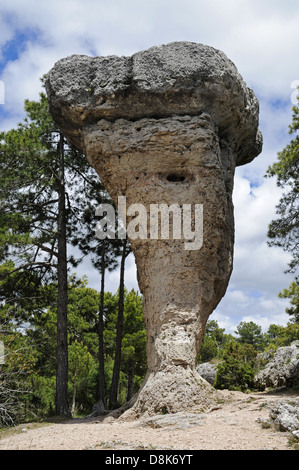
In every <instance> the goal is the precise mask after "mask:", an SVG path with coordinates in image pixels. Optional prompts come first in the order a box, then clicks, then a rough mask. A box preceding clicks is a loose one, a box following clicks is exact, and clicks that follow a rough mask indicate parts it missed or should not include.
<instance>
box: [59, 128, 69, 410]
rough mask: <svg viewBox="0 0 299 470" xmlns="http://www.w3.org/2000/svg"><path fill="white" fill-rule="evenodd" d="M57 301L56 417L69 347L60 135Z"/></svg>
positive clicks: (64, 393) (63, 401)
mask: <svg viewBox="0 0 299 470" xmlns="http://www.w3.org/2000/svg"><path fill="white" fill-rule="evenodd" d="M58 157H59V181H58V267H57V280H58V300H57V369H56V414H57V415H67V416H69V415H70V411H69V404H68V344H67V305H68V292H67V290H68V285H67V249H66V208H65V176H64V138H63V135H62V134H60V140H59V145H58Z"/></svg>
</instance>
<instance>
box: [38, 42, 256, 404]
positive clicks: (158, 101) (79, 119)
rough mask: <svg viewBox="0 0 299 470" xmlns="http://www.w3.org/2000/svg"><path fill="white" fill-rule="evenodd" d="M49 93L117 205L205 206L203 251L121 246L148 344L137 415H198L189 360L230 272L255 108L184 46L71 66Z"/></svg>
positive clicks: (211, 56) (228, 75)
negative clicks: (131, 265) (236, 196)
mask: <svg viewBox="0 0 299 470" xmlns="http://www.w3.org/2000/svg"><path fill="white" fill-rule="evenodd" d="M46 88H47V93H48V98H49V104H50V112H51V114H52V116H53V118H54V119H55V120H56V122H57V123H58V124H59V125H60V127H61V129H62V131H63V132H64V134H65V135H66V136H67V137H68V138H69V140H70V141H71V142H72V143H74V144H75V145H76V146H77V147H79V148H81V149H82V150H83V151H84V152H85V154H86V155H87V158H88V160H89V161H90V163H91V165H92V166H93V167H94V168H95V169H96V171H97V172H98V174H99V175H100V177H101V179H102V181H103V183H104V185H105V187H106V189H107V190H108V191H109V193H110V194H111V196H112V198H113V199H114V201H115V203H116V204H117V202H118V197H119V196H126V202H127V206H130V205H132V204H135V203H136V204H143V205H144V206H145V207H146V209H147V212H148V215H149V214H150V205H151V204H162V203H164V204H167V205H168V206H170V205H171V204H178V205H179V206H180V207H182V206H183V205H184V204H192V206H194V205H195V204H202V205H203V244H202V247H201V248H200V249H196V250H194V249H192V250H190V249H186V246H185V242H186V240H184V239H173V237H170V239H167V240H166V239H165V240H163V239H146V240H145V239H140V238H139V239H138V238H137V239H133V238H132V237H131V239H130V241H131V244H132V248H133V252H134V255H135V259H136V264H137V273H138V282H139V287H140V290H141V292H142V294H143V297H144V316H145V322H146V327H147V335H148V342H147V353H148V375H147V378H146V380H145V383H144V385H143V387H142V389H141V391H140V393H139V396H138V401H137V402H136V404H135V410H137V411H138V412H147V413H151V412H154V411H158V410H162V411H163V410H164V411H166V410H167V411H168V412H177V411H180V410H182V409H183V408H190V407H192V406H193V407H196V406H198V407H199V408H201V407H202V405H203V403H206V401H207V396H208V393H209V391H210V388H209V384H208V383H207V382H205V381H204V380H203V379H201V377H200V376H199V375H198V373H197V372H196V369H195V359H196V356H197V353H198V350H199V347H200V344H201V341H202V338H203V335H204V329H205V325H206V321H207V319H208V317H209V315H210V314H211V313H212V312H213V310H214V309H215V308H216V306H217V304H218V303H219V301H220V300H221V298H222V297H223V295H224V294H225V291H226V288H227V285H228V281H229V278H230V274H231V271H232V266H233V245H234V215H233V204H232V190H233V179H234V170H235V167H236V165H243V164H246V163H248V162H250V161H251V160H253V159H254V158H255V157H256V156H257V155H258V154H259V153H260V152H261V148H262V138H261V134H260V132H259V130H258V114H259V106H258V101H257V99H256V97H255V95H254V93H253V92H252V91H251V90H250V89H249V88H247V86H246V85H245V83H244V82H243V80H242V78H241V76H240V75H239V73H238V71H237V69H236V68H235V66H234V65H233V63H232V62H231V61H230V60H229V59H228V58H227V57H226V56H225V55H224V54H223V53H222V52H220V51H218V50H215V49H213V48H211V47H208V46H204V45H201V44H195V43H188V42H175V43H170V44H167V45H163V46H159V47H153V48H150V49H148V50H146V51H142V52H139V53H137V54H134V55H133V56H132V57H116V56H110V57H93V58H92V57H86V56H78V55H77V56H76V55H75V56H71V57H68V58H66V59H62V60H61V61H59V62H58V63H57V64H55V66H54V67H53V69H52V70H51V71H50V72H49V74H48V76H47V82H46ZM193 224H195V221H194V214H193ZM194 227H195V225H193V228H194ZM146 229H147V232H148V234H149V226H147V227H146Z"/></svg>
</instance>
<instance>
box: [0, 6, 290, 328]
mask: <svg viewBox="0 0 299 470" xmlns="http://www.w3.org/2000/svg"><path fill="white" fill-rule="evenodd" d="M178 40H186V41H194V42H199V43H203V44H208V45H210V46H213V47H215V48H218V49H220V50H222V51H223V52H224V53H225V54H226V55H227V56H228V57H229V58H230V59H231V60H232V61H233V62H234V63H235V65H236V66H237V68H238V70H239V72H240V73H241V75H242V76H243V78H244V80H245V82H246V83H247V84H248V86H250V87H251V88H252V89H253V90H254V91H255V93H256V95H257V97H258V99H259V101H260V128H261V131H262V133H263V136H264V147H263V152H262V154H261V155H260V156H259V157H258V158H257V159H256V160H255V161H254V162H252V163H251V164H249V165H245V166H243V167H240V168H238V169H237V172H236V177H235V189H234V205H235V223H236V244H235V256H234V271H233V274H232V277H231V281H230V284H229V287H228V290H227V293H226V295H225V297H224V298H223V300H222V301H221V303H220V304H219V306H218V308H217V309H216V311H215V312H214V313H213V314H212V316H211V317H210V318H211V319H216V320H217V321H218V323H219V325H220V326H221V327H223V328H225V329H226V331H227V332H234V330H235V328H236V326H237V325H238V323H239V322H240V321H254V322H255V323H257V324H259V325H261V326H262V328H263V329H264V330H266V329H267V327H268V326H269V325H270V324H271V323H276V324H280V325H285V324H286V323H287V321H288V319H289V317H288V316H287V315H286V314H285V307H286V305H287V302H286V301H285V300H282V299H278V297H277V294H278V292H280V291H281V290H282V289H284V288H285V287H287V286H288V285H289V284H290V282H291V281H292V278H293V276H291V275H286V274H284V271H285V269H286V266H287V262H288V259H289V257H288V255H287V254H286V253H284V252H283V251H282V250H281V249H278V248H269V247H268V246H267V237H266V233H267V227H268V224H269V222H270V221H271V220H272V218H274V217H275V205H276V204H277V203H278V201H279V197H280V196H281V190H280V189H279V188H277V187H276V184H275V180H274V179H266V178H264V175H265V172H266V170H267V168H268V166H269V165H270V164H272V163H273V162H274V161H275V160H276V158H277V152H278V151H280V150H282V149H283V147H284V146H285V145H286V144H287V143H288V142H289V140H290V138H291V137H290V135H289V134H288V126H289V124H290V123H291V118H292V106H293V103H292V101H291V99H294V88H292V84H293V83H294V82H295V81H297V80H298V81H299V67H298V63H299V61H298V59H299V57H298V55H299V53H298V43H299V2H298V0H226V1H225V2H223V1H222V0H185V1H184V2H182V1H178V0H159V1H158V0H145V1H143V2H140V0H138V1H137V0H126V1H123V0H84V1H83V0H48V1H46V0H26V1H25V0H2V1H1V4H0V80H1V84H2V89H3V88H4V91H5V102H4V103H3V104H0V120H1V129H2V130H8V129H10V128H12V127H14V126H16V125H17V123H18V122H19V121H21V120H22V118H23V116H24V114H23V103H24V100H25V99H27V98H28V99H38V94H39V92H40V91H41V83H40V78H41V77H42V76H43V75H44V74H45V73H47V72H48V70H49V69H50V68H51V67H52V66H53V65H54V63H55V62H56V61H57V60H59V59H60V58H62V57H65V56H68V55H71V54H88V55H111V54H114V55H131V54H133V53H134V52H137V51H138V50H142V49H146V48H148V47H151V46H153V45H160V44H165V43H168V42H171V41H178ZM0 90H1V88H0ZM0 96H1V93H0ZM0 102H1V100H0ZM77 272H78V274H80V275H83V274H87V276H88V278H89V281H90V285H91V286H92V287H95V288H98V286H99V275H98V273H97V272H95V271H94V270H92V268H90V267H89V266H87V265H84V267H81V268H80V269H78V270H77ZM126 284H127V287H128V288H131V287H135V288H137V281H136V268H135V263H134V259H133V258H132V257H131V258H130V259H129V260H128V263H127V271H126ZM117 285H118V272H115V273H111V275H110V276H109V280H108V286H107V287H108V288H109V289H110V290H112V291H115V290H116V289H117Z"/></svg>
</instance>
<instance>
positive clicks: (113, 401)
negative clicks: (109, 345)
mask: <svg viewBox="0 0 299 470" xmlns="http://www.w3.org/2000/svg"><path fill="white" fill-rule="evenodd" d="M126 247H127V240H126V239H125V240H124V241H123V252H122V256H121V263H120V281H119V297H118V317H117V327H116V343H115V358H114V367H113V375H112V383H111V389H110V404H109V406H110V408H111V409H114V408H116V407H117V404H118V389H119V378H120V361H121V346H122V337H123V325H124V292H125V283H124V279H125V261H126V256H127V252H126Z"/></svg>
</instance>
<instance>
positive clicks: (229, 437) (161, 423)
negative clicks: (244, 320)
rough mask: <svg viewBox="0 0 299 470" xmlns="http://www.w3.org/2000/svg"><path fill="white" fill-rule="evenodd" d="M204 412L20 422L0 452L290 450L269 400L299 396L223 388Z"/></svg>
mask: <svg viewBox="0 0 299 470" xmlns="http://www.w3.org/2000/svg"><path fill="white" fill-rule="evenodd" d="M222 393H223V396H224V398H225V400H224V402H223V403H220V404H219V405H217V406H215V407H212V408H211V409H210V410H208V411H205V412H204V413H198V412H197V413H192V410H190V413H186V412H182V413H176V414H174V415H156V416H154V417H151V418H140V419H138V420H133V421H132V420H126V419H124V418H122V417H120V418H118V419H115V418H113V417H112V416H109V415H108V416H102V417H97V418H88V419H73V420H70V421H65V422H63V423H53V424H47V425H44V424H43V425H40V426H38V427H36V425H34V424H25V425H22V426H18V428H17V429H15V432H14V433H11V435H10V436H7V435H5V434H4V436H3V437H2V438H1V437H0V450H123V449H124V450H178V451H180V450H292V449H294V447H291V446H290V444H289V441H290V437H291V434H290V433H287V432H281V431H278V430H277V429H275V427H274V425H270V426H269V425H267V426H266V425H265V424H263V422H265V420H266V421H267V419H268V421H269V411H270V405H271V403H273V402H276V401H281V400H284V399H289V398H291V397H294V396H296V397H298V394H296V395H295V394H292V393H290V392H288V393H287V394H286V393H278V392H276V393H269V392H268V393H266V392H261V393H251V394H245V393H242V392H230V391H226V390H225V391H223V392H222Z"/></svg>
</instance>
